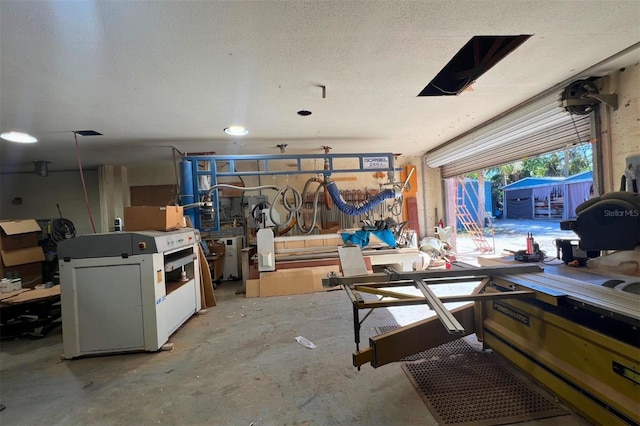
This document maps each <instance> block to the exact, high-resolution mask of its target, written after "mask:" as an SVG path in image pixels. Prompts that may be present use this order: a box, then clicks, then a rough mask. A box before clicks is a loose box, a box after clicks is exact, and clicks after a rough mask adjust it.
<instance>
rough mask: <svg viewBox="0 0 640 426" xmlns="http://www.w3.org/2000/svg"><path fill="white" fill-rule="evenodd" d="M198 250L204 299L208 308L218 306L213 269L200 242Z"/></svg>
mask: <svg viewBox="0 0 640 426" xmlns="http://www.w3.org/2000/svg"><path fill="white" fill-rule="evenodd" d="M198 251H199V252H200V256H199V257H200V272H201V275H200V285H201V286H202V287H203V288H204V299H205V302H206V303H205V305H206V306H207V308H211V307H212V306H216V295H215V293H214V292H213V282H212V281H211V271H210V270H209V264H208V263H207V259H206V258H205V256H204V251H202V247H200V244H198Z"/></svg>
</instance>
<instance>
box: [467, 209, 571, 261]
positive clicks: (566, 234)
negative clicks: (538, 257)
mask: <svg viewBox="0 0 640 426" xmlns="http://www.w3.org/2000/svg"><path fill="white" fill-rule="evenodd" d="M529 232H531V233H533V238H534V240H535V242H536V243H538V244H539V245H540V249H541V250H542V251H544V252H545V253H546V256H547V259H546V260H547V261H549V260H551V259H553V258H555V257H556V253H557V250H556V246H555V245H554V244H553V241H554V240H555V239H557V238H563V239H577V238H578V236H577V235H576V234H575V233H574V232H573V231H563V230H561V229H560V220H532V219H496V220H494V222H493V234H494V235H493V237H492V236H491V229H489V228H485V238H486V239H487V241H488V243H489V245H495V254H502V252H503V251H505V250H513V251H517V250H524V249H525V248H526V238H527V233H529ZM456 253H457V255H458V259H459V260H462V261H467V262H469V261H475V259H476V258H477V257H478V256H480V255H483V254H491V253H482V252H481V251H479V250H478V249H477V248H476V245H475V244H474V242H473V240H471V238H470V237H469V235H468V234H464V233H459V234H458V235H457V238H456Z"/></svg>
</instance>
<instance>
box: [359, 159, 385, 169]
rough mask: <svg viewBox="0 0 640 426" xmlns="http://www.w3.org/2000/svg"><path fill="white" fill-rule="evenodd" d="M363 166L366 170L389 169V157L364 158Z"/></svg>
mask: <svg viewBox="0 0 640 426" xmlns="http://www.w3.org/2000/svg"><path fill="white" fill-rule="evenodd" d="M362 164H363V166H362V167H363V168H364V169H365V170H371V169H388V168H389V157H362Z"/></svg>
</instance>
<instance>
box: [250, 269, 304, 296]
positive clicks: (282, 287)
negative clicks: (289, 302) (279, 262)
mask: <svg viewBox="0 0 640 426" xmlns="http://www.w3.org/2000/svg"><path fill="white" fill-rule="evenodd" d="M313 290H314V286H313V273H312V272H311V270H309V269H283V270H279V271H274V272H263V273H261V274H260V297H267V296H284V295H291V294H305V293H313Z"/></svg>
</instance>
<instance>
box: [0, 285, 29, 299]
mask: <svg viewBox="0 0 640 426" xmlns="http://www.w3.org/2000/svg"><path fill="white" fill-rule="evenodd" d="M30 290H31V289H30V288H22V289H20V290H16V291H10V292H8V293H0V301H2V300H5V299H9V298H11V297H15V296H17V295H19V294H20V293H24V292H25V291H30Z"/></svg>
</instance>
